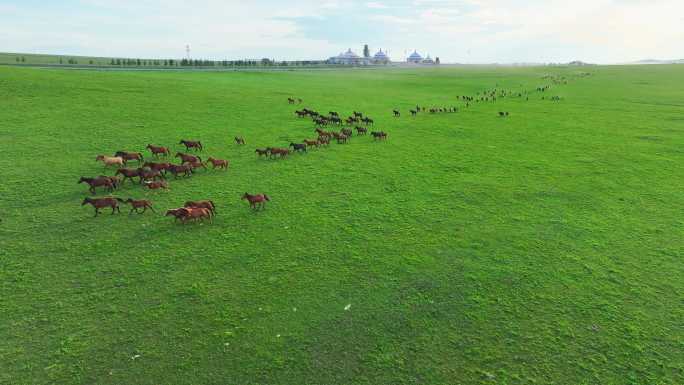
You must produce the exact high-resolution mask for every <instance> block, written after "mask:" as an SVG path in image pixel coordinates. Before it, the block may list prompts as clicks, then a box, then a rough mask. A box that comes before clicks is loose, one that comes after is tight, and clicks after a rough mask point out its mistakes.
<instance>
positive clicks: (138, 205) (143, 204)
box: [124, 198, 156, 215]
mask: <svg viewBox="0 0 684 385" xmlns="http://www.w3.org/2000/svg"><path fill="white" fill-rule="evenodd" d="M124 203H128V204H130V205H131V211H130V212H129V213H128V215H131V214H133V211H135V212H136V213H137V214H144V213H145V211H147V209H150V210H152V212H153V213H156V211H154V208H153V207H152V202H150V201H149V200H147V199H140V200H135V199H133V198H128V199H126V201H125V202H124ZM140 209H142V211H138V210H140Z"/></svg>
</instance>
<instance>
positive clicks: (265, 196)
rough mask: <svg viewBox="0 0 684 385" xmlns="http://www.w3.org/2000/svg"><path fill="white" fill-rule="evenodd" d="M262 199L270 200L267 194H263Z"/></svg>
mask: <svg viewBox="0 0 684 385" xmlns="http://www.w3.org/2000/svg"><path fill="white" fill-rule="evenodd" d="M264 199H266V200H267V201H269V202H270V201H271V198H269V197H268V195H266V194H264Z"/></svg>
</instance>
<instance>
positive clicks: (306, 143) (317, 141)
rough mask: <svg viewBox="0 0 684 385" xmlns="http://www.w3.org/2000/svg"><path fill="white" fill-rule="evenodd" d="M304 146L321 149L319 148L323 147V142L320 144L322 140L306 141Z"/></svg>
mask: <svg viewBox="0 0 684 385" xmlns="http://www.w3.org/2000/svg"><path fill="white" fill-rule="evenodd" d="M304 144H305V145H306V146H307V147H311V146H316V147H319V146H320V145H321V142H320V140H308V139H304Z"/></svg>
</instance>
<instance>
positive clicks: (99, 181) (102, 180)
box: [78, 176, 114, 195]
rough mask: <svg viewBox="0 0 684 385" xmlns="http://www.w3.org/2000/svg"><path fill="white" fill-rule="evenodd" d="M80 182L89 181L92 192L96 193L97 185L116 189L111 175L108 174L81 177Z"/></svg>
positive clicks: (109, 189)
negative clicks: (107, 175) (110, 177)
mask: <svg viewBox="0 0 684 385" xmlns="http://www.w3.org/2000/svg"><path fill="white" fill-rule="evenodd" d="M78 183H79V184H80V183H87V184H88V185H89V186H90V188H89V190H90V193H91V194H93V195H95V187H103V186H104V187H105V188H106V189H107V190H108V191H110V192H111V191H113V190H114V183H113V182H112V180H111V179H109V177H106V176H98V177H96V178H87V177H83V176H82V177H81V179H79V180H78Z"/></svg>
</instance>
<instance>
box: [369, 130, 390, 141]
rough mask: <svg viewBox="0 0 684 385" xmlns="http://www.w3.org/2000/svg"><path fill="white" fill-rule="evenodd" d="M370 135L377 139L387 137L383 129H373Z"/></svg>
mask: <svg viewBox="0 0 684 385" xmlns="http://www.w3.org/2000/svg"><path fill="white" fill-rule="evenodd" d="M371 135H372V136H373V139H374V140H375V139H377V140H385V139H387V133H386V132H384V131H373V132H371Z"/></svg>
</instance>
